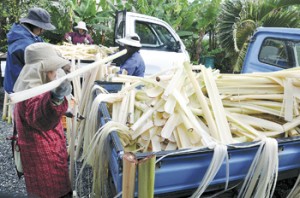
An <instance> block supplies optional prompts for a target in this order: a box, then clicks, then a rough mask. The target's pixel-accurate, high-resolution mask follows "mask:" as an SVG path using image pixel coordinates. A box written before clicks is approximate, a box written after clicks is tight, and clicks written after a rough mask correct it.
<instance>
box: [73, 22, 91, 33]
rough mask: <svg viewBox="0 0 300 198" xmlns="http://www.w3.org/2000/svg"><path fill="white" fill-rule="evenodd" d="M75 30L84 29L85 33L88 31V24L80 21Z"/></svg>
mask: <svg viewBox="0 0 300 198" xmlns="http://www.w3.org/2000/svg"><path fill="white" fill-rule="evenodd" d="M74 28H75V29H83V30H85V31H88V30H87V28H86V24H85V22H83V21H79V22H78V25H77V26H75V27H74Z"/></svg>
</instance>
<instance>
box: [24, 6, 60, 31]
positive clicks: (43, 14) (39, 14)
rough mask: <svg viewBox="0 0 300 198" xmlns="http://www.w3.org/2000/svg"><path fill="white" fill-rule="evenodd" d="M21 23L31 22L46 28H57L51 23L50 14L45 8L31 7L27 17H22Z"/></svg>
mask: <svg viewBox="0 0 300 198" xmlns="http://www.w3.org/2000/svg"><path fill="white" fill-rule="evenodd" d="M20 22H21V23H29V24H32V25H34V26H37V27H39V28H42V29H45V30H55V26H54V25H52V24H51V17H50V14H49V13H48V12H47V11H46V10H44V9H43V8H31V9H30V10H29V12H28V15H27V17H24V18H21V19H20Z"/></svg>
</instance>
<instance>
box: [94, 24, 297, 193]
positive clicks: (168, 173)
mask: <svg viewBox="0 0 300 198" xmlns="http://www.w3.org/2000/svg"><path fill="white" fill-rule="evenodd" d="M299 42H300V29H289V28H258V29H257V31H256V32H255V34H254V35H253V37H252V38H251V42H250V44H249V48H248V52H247V54H246V58H245V61H244V65H243V68H242V73H250V72H269V71H278V70H281V69H287V68H291V67H295V66H298V65H299V61H300V48H299V47H300V45H299ZM110 86H112V85H110ZM117 89H118V88H116V89H115V88H113V89H112V90H111V91H118V90H117ZM99 112H100V115H101V116H100V120H101V125H104V124H105V123H106V122H107V121H108V120H110V115H109V113H108V110H107V108H106V105H100V107H99ZM277 141H278V157H279V167H278V173H279V175H278V181H279V180H282V179H288V178H296V177H297V176H298V174H299V172H300V136H295V137H289V138H278V139H277ZM247 144H250V143H239V144H238V145H237V147H235V146H232V147H231V146H229V147H228V156H229V161H228V165H229V173H230V175H229V178H227V176H226V168H227V167H226V163H225V162H224V163H223V164H222V166H221V168H220V169H219V172H218V173H217V175H216V176H215V178H214V180H213V181H212V182H211V183H210V186H209V188H208V189H207V191H208V192H209V191H215V190H222V189H224V186H225V183H226V181H227V179H229V187H234V186H236V185H239V184H240V183H241V182H242V181H243V180H244V178H245V176H246V174H247V171H248V169H249V167H250V165H251V162H252V161H253V159H254V157H255V154H256V152H257V150H258V147H256V146H254V147H250V148H242V147H243V146H245V145H247ZM110 146H111V151H112V153H111V157H110V162H109V170H110V171H109V172H110V174H111V177H110V180H111V184H112V188H113V189H114V190H115V192H116V193H119V192H121V191H122V159H123V155H124V149H123V147H122V144H121V142H120V139H119V137H118V135H117V134H116V133H115V132H113V133H112V134H111V135H110ZM239 146H240V147H239ZM170 153H171V152H169V151H161V152H158V153H156V155H157V158H159V157H162V156H165V155H168V154H170ZM147 155H149V153H138V154H136V156H137V158H144V157H145V156H147ZM212 156H213V151H212V150H210V149H206V148H203V149H200V150H197V151H193V152H186V153H184V154H183V153H180V154H173V155H170V156H168V157H165V158H164V159H163V160H161V161H160V162H159V163H158V164H157V167H156V172H155V178H156V179H155V197H187V196H190V195H191V194H192V193H193V192H194V191H195V189H196V188H197V187H198V185H199V182H200V181H201V179H202V178H203V176H204V174H205V172H206V170H207V169H208V167H209V164H210V161H211V159H212Z"/></svg>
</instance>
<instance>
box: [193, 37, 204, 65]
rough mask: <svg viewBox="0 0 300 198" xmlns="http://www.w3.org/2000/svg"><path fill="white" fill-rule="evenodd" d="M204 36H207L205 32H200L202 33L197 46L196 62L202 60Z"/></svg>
mask: <svg viewBox="0 0 300 198" xmlns="http://www.w3.org/2000/svg"><path fill="white" fill-rule="evenodd" d="M204 35H205V32H203V31H200V32H199V33H198V36H199V38H198V41H197V45H196V54H195V60H197V61H199V59H200V54H201V52H202V47H201V43H202V40H203V37H204Z"/></svg>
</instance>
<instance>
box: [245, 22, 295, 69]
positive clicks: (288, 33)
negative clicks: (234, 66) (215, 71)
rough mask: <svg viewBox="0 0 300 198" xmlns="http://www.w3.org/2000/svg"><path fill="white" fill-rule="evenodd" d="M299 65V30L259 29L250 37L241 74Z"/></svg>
mask: <svg viewBox="0 0 300 198" xmlns="http://www.w3.org/2000/svg"><path fill="white" fill-rule="evenodd" d="M299 65H300V29H298V28H274V27H260V28H258V29H257V31H256V32H255V33H254V35H253V36H252V38H251V40H250V43H249V47H248V51H247V53H246V56H245V59H244V63H243V67H242V70H241V73H251V72H272V71H278V70H282V69H288V68H292V67H296V66H299Z"/></svg>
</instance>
